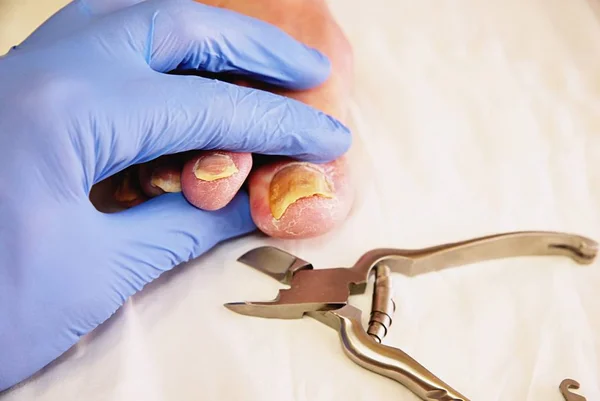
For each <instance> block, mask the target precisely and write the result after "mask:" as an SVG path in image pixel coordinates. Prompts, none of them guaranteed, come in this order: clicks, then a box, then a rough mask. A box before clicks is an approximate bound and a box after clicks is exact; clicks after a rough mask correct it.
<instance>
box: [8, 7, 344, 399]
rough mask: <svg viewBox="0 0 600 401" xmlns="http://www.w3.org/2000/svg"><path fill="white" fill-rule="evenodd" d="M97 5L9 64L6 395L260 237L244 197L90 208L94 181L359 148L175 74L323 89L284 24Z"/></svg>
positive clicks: (336, 130)
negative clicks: (214, 206)
mask: <svg viewBox="0 0 600 401" xmlns="http://www.w3.org/2000/svg"><path fill="white" fill-rule="evenodd" d="M120 1H121V2H126V1H127V0H120ZM118 2H119V1H117V2H116V3H115V4H117V3H118ZM94 3H97V2H94V1H89V2H86V3H84V2H83V1H75V2H73V3H71V4H69V5H68V6H67V7H66V8H65V9H63V10H61V12H60V13H58V14H57V15H56V16H55V18H54V19H53V20H51V21H49V22H48V23H47V24H44V26H42V27H41V28H40V30H39V31H38V32H36V33H35V34H34V35H32V37H31V38H30V40H28V41H25V43H23V45H22V46H18V47H17V48H16V49H15V50H13V51H11V52H10V53H9V54H8V55H6V56H4V57H3V58H1V59H0V187H1V188H3V192H2V193H1V194H0V391H1V390H4V389H6V388H9V387H10V386H12V385H14V384H15V383H18V382H21V381H22V380H24V379H26V378H28V377H29V376H31V375H32V374H34V373H35V372H36V371H38V370H39V369H41V368H42V367H44V366H45V365H47V364H48V363H49V362H51V361H52V360H54V359H55V358H57V357H58V356H59V355H61V354H62V353H63V352H65V351H66V350H68V349H69V348H70V347H71V346H72V345H74V344H75V343H76V342H77V341H78V339H79V338H80V337H81V336H82V335H85V334H86V333H88V332H90V331H91V330H93V329H94V328H95V327H97V326H98V325H99V324H101V323H103V322H104V321H105V320H106V319H108V318H109V317H110V316H111V315H112V314H113V313H114V312H115V311H116V310H117V309H118V308H119V307H120V306H121V305H122V304H123V303H124V301H125V300H126V299H127V298H128V297H130V296H131V295H133V294H135V293H136V292H137V291H139V290H140V289H142V288H143V287H144V286H145V285H146V284H147V283H149V282H150V281H152V280H153V279H155V278H157V277H158V276H159V275H160V274H161V273H163V272H165V271H167V270H169V269H172V268H173V267H174V266H177V265H179V264H181V263H183V262H186V261H189V260H190V259H193V258H195V257H197V256H199V255H201V254H203V253H205V252H206V251H207V250H209V249H211V248H212V247H213V246H215V245H216V244H218V243H220V242H221V241H224V240H228V239H231V238H234V237H237V236H239V235H243V234H246V233H248V232H251V231H253V230H254V229H255V227H254V224H253V223H252V219H251V217H250V212H249V205H248V199H247V196H246V194H244V193H240V194H238V196H237V197H236V198H235V199H234V200H233V201H232V202H231V203H230V204H229V205H228V206H226V207H225V208H224V209H221V210H219V211H217V212H204V211H201V210H198V209H196V208H194V207H192V206H191V205H190V204H189V203H188V202H187V201H186V200H185V199H184V198H183V196H182V195H181V194H180V193H179V194H166V195H163V196H160V197H158V198H154V199H152V200H150V201H148V202H146V203H144V204H142V205H140V206H137V207H134V208H132V209H129V210H126V211H124V212H120V213H114V214H103V213H100V212H98V211H97V210H96V209H95V208H94V207H93V205H92V204H91V203H90V201H89V193H90V189H91V187H92V186H93V185H94V184H96V183H98V182H99V181H101V180H103V179H105V178H107V177H110V176H112V175H113V174H115V173H117V172H119V171H122V170H123V169H125V168H127V167H128V166H131V165H133V164H137V163H143V162H146V161H150V160H153V159H155V158H157V157H159V156H161V155H165V154H173V153H177V152H183V151H188V150H195V149H221V150H229V151H235V152H253V153H261V154H268V155H282V156H289V157H294V158H297V159H300V160H307V161H311V162H326V161H330V160H334V159H336V158H337V157H339V156H340V155H342V154H343V153H345V152H346V151H347V149H348V148H349V146H350V135H349V132H348V130H347V129H346V128H345V127H343V126H342V125H341V124H340V123H339V122H337V121H336V120H335V119H333V118H331V117H330V116H327V115H325V114H323V113H321V112H319V111H317V110H315V109H312V108H310V107H308V106H306V105H304V104H302V103H300V102H297V101H294V100H291V99H289V98H284V97H280V96H277V95H273V94H271V93H267V92H261V91H257V90H253V89H250V88H244V87H238V86H234V85H230V84H226V83H223V82H219V81H215V80H209V79H204V78H200V77H195V76H182V75H169V74H166V73H167V72H170V71H172V70H175V69H182V70H183V69H185V70H197V71H208V72H212V73H221V72H234V73H236V74H238V75H246V76H248V77H250V78H252V79H255V80H262V81H265V82H267V83H270V84H274V85H278V86H281V87H284V88H287V89H298V90H302V89H307V88H310V87H314V86H316V85H319V84H320V83H322V82H323V81H324V80H325V79H326V78H327V76H328V73H329V64H328V62H327V60H326V59H325V58H324V57H323V56H322V55H321V54H320V53H318V52H316V51H314V50H312V49H310V48H307V47H305V46H304V45H302V44H300V43H298V42H296V41H295V40H293V39H292V38H291V37H289V36H288V35H286V34H284V33H283V32H282V31H280V30H278V29H276V28H275V27H273V26H271V25H268V24H266V23H263V22H261V21H258V20H255V19H251V18H248V17H244V16H242V15H239V14H236V13H233V12H230V11H227V10H223V9H218V8H212V7H207V6H203V5H200V4H198V3H195V2H193V1H191V0H172V1H165V0H150V1H146V2H141V3H139V4H134V5H130V6H128V7H126V8H123V9H121V10H115V8H112V9H111V8H110V7H106V8H104V9H102V10H101V11H100V12H99V11H98V10H95V11H94V9H93V8H90V5H93V4H94ZM69 20H72V21H73V25H71V26H72V30H69V29H68V28H67V27H68V26H69V25H68V23H67V22H68V21H69ZM57 21H61V23H56V22H57ZM53 27H54V28H53ZM40 32H44V35H40ZM53 32H55V36H53Z"/></svg>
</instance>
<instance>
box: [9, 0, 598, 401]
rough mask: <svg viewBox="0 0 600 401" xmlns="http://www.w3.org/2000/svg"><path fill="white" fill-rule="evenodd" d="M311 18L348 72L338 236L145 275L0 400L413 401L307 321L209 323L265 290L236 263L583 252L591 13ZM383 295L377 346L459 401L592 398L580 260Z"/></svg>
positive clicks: (594, 177)
mask: <svg viewBox="0 0 600 401" xmlns="http://www.w3.org/2000/svg"><path fill="white" fill-rule="evenodd" d="M330 4H331V6H332V8H333V12H334V15H335V16H336V17H337V18H338V19H339V21H340V23H341V24H342V26H343V27H344V29H345V31H346V32H347V33H348V35H349V37H350V40H351V42H352V44H353V46H354V52H355V60H356V64H357V72H356V90H355V92H354V95H353V97H352V99H350V100H351V103H350V105H351V114H352V120H353V123H352V128H353V132H354V135H355V138H354V142H353V148H352V151H351V156H352V158H351V161H352V163H351V165H352V166H354V177H355V182H356V185H357V188H358V191H357V194H358V196H357V203H356V205H355V207H354V209H353V211H352V213H351V216H350V217H349V219H348V221H347V222H346V223H345V224H344V225H343V226H342V227H340V228H339V229H338V230H336V231H335V232H332V233H331V234H329V235H326V236H324V237H321V238H318V239H312V240H302V241H279V240H273V239H265V238H262V237H260V236H253V237H249V238H243V239H239V240H236V241H233V242H228V243H226V244H223V245H221V246H219V247H217V248H216V249H215V250H214V251H213V252H211V253H210V254H207V255H205V256H203V257H201V258H199V259H198V260H196V261H194V262H191V263H189V264H188V265H187V266H185V268H183V269H178V270H176V271H172V272H169V273H167V274H165V275H163V276H162V277H161V278H160V279H159V280H157V281H155V282H153V283H152V284H151V285H150V286H148V287H146V288H145V289H144V291H142V292H141V293H139V294H137V295H136V296H135V297H133V298H132V299H131V300H129V301H128V303H127V304H126V306H125V307H124V308H123V309H121V310H120V311H119V312H118V313H117V314H116V315H115V316H114V317H113V319H111V320H110V321H108V322H107V323H106V324H105V325H103V326H102V327H101V328H100V329H99V330H97V331H95V332H93V333H92V334H90V335H89V336H86V337H85V338H84V340H83V342H81V343H80V344H79V345H78V346H77V347H76V348H74V349H73V350H71V351H70V352H69V353H68V354H67V355H65V357H64V358H61V360H60V361H58V362H57V363H55V364H53V366H52V367H51V368H49V369H46V370H45V371H44V372H43V373H41V374H39V375H36V377H35V378H34V379H32V380H31V381H29V382H28V383H26V384H24V385H23V386H20V387H19V388H18V389H15V390H13V391H11V392H9V393H8V394H6V395H5V396H4V398H3V399H2V401H22V400H30V399H35V400H41V401H55V400H61V401H63V400H79V399H86V400H91V401H95V400H107V399H108V400H133V399H143V400H148V401H169V400H174V399H176V400H178V401H192V400H194V401H195V400H198V399H202V400H211V401H212V400H214V401H221V400H227V401H263V400H279V401H332V400H342V399H343V400H347V401H372V400H378V401H398V400H402V401H404V400H405V401H416V400H417V398H416V397H415V396H413V395H412V394H411V393H409V392H408V391H406V390H405V389H403V388H402V387H401V386H399V385H398V384H397V383H395V382H393V381H391V380H389V379H386V378H382V377H380V376H377V375H375V374H373V373H371V372H369V371H366V370H364V369H362V368H360V367H358V366H357V365H355V364H354V363H352V362H351V361H350V360H349V359H348V358H347V357H346V356H345V355H344V353H343V351H342V348H341V346H340V343H339V340H338V337H337V335H336V333H335V332H334V331H333V330H331V329H330V328H329V327H326V326H324V325H322V324H321V323H319V322H316V321H314V320H312V319H309V318H306V319H302V320H290V321H279V320H263V319H256V318H251V317H246V316H240V315H237V314H235V313H233V312H230V311H228V310H227V309H225V308H224V307H223V306H222V304H223V303H225V302H231V301H243V300H270V299H272V298H273V297H275V295H276V291H277V289H278V288H281V286H280V285H278V283H277V282H275V281H273V280H272V279H270V278H269V277H266V276H265V275H261V274H259V273H258V272H255V271H254V270H252V269H250V268H248V267H246V266H244V265H241V264H239V263H237V262H236V261H235V259H236V258H237V257H239V256H240V255H242V254H243V253H244V252H245V251H247V250H248V249H251V248H253V247H256V246H261V245H266V244H270V245H275V246H279V247H282V248H284V249H285V250H287V251H290V252H293V253H296V254H297V255H299V256H300V257H302V258H303V259H305V260H309V261H311V262H313V263H314V264H315V265H316V266H317V267H332V266H349V265H351V264H352V263H354V262H355V261H356V259H357V258H358V257H359V256H360V255H361V254H362V253H363V252H365V251H367V250H369V249H372V248H375V247H385V246H390V247H399V248H417V247H424V246H430V245H436V244H440V243H444V242H454V241H457V240H462V239H467V238H472V237H475V236H479V235H487V234H492V233H497V232H503V231H514V230H532V229H534V230H559V231H567V232H575V233H578V234H583V235H586V236H589V237H591V238H593V239H596V240H600V228H599V227H600V224H599V223H600V219H599V214H598V209H599V206H600V186H599V184H598V183H599V179H600V137H599V136H598V132H600V123H599V119H598V116H599V115H600V114H599V111H600V110H599V107H600V103H599V100H600V86H599V84H598V77H599V76H600V75H599V71H600V21H599V20H598V17H597V15H598V14H597V10H598V3H597V2H595V1H593V0H590V1H584V0H574V1H568V2H566V1H548V0H533V1H528V2H522V1H518V0H490V1H486V2H481V1H475V0H457V1H454V2H440V1H434V0H423V1H419V2H415V1H409V0H381V1H377V2H367V1H358V0H330ZM394 286H395V292H394V293H395V300H396V305H397V311H396V313H395V317H394V323H393V324H392V327H391V330H390V332H389V334H388V335H387V337H386V339H385V343H386V344H388V345H393V346H397V347H401V348H402V349H403V350H405V351H406V352H408V353H410V354H411V355H412V356H413V357H415V358H416V359H418V360H419V361H421V362H422V363H423V364H424V365H425V366H426V367H427V368H429V369H430V370H431V371H433V372H435V373H436V374H438V375H439V376H440V377H441V378H442V379H443V380H445V381H446V382H448V383H450V384H452V385H453V386H454V387H456V388H457V389H458V390H459V391H461V392H462V393H464V394H465V395H467V396H468V397H470V399H472V400H474V401H475V400H485V401H505V400H515V401H517V400H518V401H564V399H563V397H562V395H561V394H560V392H559V390H558V386H559V384H560V382H561V381H562V380H563V379H565V378H573V379H576V380H577V381H579V382H580V384H581V386H582V387H581V391H580V393H581V394H583V395H585V397H586V398H587V399H588V400H589V401H593V400H598V399H600V383H599V382H600V296H598V293H597V290H598V288H600V265H599V264H598V263H594V264H592V265H589V266H581V265H577V264H575V263H574V262H572V261H571V260H569V259H563V258H559V257H532V258H519V259H506V260H500V261H494V262H488V263H482V264H477V265H472V266H466V267H460V268H455V269H450V270H445V271H443V272H439V273H432V274H429V275H426V276H420V277H416V278H410V279H409V278H406V277H403V276H395V277H394ZM369 290H370V288H369ZM369 297H370V292H368V293H367V294H366V295H365V296H361V297H356V298H354V299H353V302H354V303H355V304H356V305H358V306H361V307H362V308H363V309H365V310H366V309H368V307H369V302H370V300H369Z"/></svg>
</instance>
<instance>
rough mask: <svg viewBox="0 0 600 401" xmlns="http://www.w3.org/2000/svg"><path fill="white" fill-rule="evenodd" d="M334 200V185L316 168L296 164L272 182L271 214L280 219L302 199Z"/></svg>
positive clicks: (287, 168) (276, 176)
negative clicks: (293, 204)
mask: <svg viewBox="0 0 600 401" xmlns="http://www.w3.org/2000/svg"><path fill="white" fill-rule="evenodd" d="M311 196H321V197H323V198H329V199H331V198H333V197H334V194H333V189H332V185H331V184H330V183H329V181H328V180H327V177H325V175H324V174H323V173H322V172H321V171H320V170H319V169H318V168H316V167H313V166H310V165H306V164H294V165H291V166H288V167H285V168H283V169H282V170H280V171H278V172H277V174H275V176H274V177H273V179H272V180H271V186H270V188H269V205H270V207H271V214H272V215H273V217H275V218H276V219H280V218H281V216H283V214H284V213H285V211H286V210H287V209H288V207H289V206H290V205H291V204H292V203H294V202H296V201H297V200H299V199H301V198H308V197H311Z"/></svg>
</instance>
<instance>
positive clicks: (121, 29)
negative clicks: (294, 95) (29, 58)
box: [94, 0, 330, 90]
mask: <svg viewBox="0 0 600 401" xmlns="http://www.w3.org/2000/svg"><path fill="white" fill-rule="evenodd" d="M94 29H98V30H101V32H99V33H101V40H103V41H106V42H107V43H105V44H104V45H105V47H106V48H108V49H111V48H112V49H115V52H117V51H118V50H117V49H121V50H125V51H128V52H131V51H133V52H134V55H135V56H136V57H138V58H139V60H140V61H143V62H145V63H146V64H147V66H149V67H150V68H151V69H153V70H155V71H157V72H161V73H165V72H171V71H174V70H195V71H203V72H210V73H234V74H235V75H238V76H245V77H249V78H251V79H253V80H258V81H262V82H265V83H268V84H272V85H276V86H279V87H282V88H287V89H292V90H305V89H310V88H313V87H315V86H318V85H320V84H322V83H323V82H324V81H325V80H326V79H327V78H328V77H329V74H330V63H329V60H328V59H327V57H325V56H324V55H323V54H322V53H320V52H319V51H317V50H315V49H313V48H310V47H308V46H306V45H304V44H303V43H301V42H299V41H297V40H295V39H294V38H292V37H291V36H290V35H288V34H287V33H285V32H284V31H283V30H280V29H279V28H277V27H275V26H273V25H271V24H268V23H266V22H263V21H261V20H258V19H255V18H251V17H247V16H245V15H243V14H239V13H236V12H233V11H230V10H226V9H222V8H217V7H211V6H207V5H204V4H200V3H197V2H195V1H193V0H170V1H169V0H148V1H145V2H142V3H139V4H136V5H133V6H131V7H128V8H126V9H124V10H121V11H117V12H115V13H112V14H110V15H109V16H107V18H106V19H105V20H101V21H98V25H95V28H94Z"/></svg>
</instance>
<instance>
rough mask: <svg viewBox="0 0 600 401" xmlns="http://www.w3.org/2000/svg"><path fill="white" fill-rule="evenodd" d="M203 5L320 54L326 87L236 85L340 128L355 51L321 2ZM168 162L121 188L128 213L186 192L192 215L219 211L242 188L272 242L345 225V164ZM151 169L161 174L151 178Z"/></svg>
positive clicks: (214, 157)
mask: <svg viewBox="0 0 600 401" xmlns="http://www.w3.org/2000/svg"><path fill="white" fill-rule="evenodd" d="M200 2H201V3H203V4H207V5H211V6H217V7H223V8H227V9H230V10H233V11H236V12H240V13H242V14H245V15H248V16H251V17H254V18H258V19H261V20H263V21H266V22H269V23H271V24H273V25H275V26H277V27H279V28H281V29H283V30H284V31H285V32H287V33H288V34H289V35H291V36H293V37H294V38H295V39H297V40H299V41H301V42H303V43H305V44H307V45H309V46H312V47H314V48H317V49H318V50H320V51H321V52H323V53H324V54H325V55H327V57H328V58H329V60H330V62H331V67H332V68H331V76H330V78H329V79H328V80H327V81H326V82H325V83H324V84H323V85H321V86H319V87H317V88H314V89H311V90H307V91H302V92H290V91H282V90H279V89H277V88H267V87H265V86H263V85H261V84H260V83H248V82H244V81H240V80H235V79H234V80H233V81H232V82H233V83H235V84H238V85H245V86H254V87H257V88H260V89H264V90H269V91H271V92H274V93H277V94H281V95H284V96H288V97H291V98H294V99H296V100H299V101H301V102H304V103H306V104H308V105H310V106H313V107H315V108H317V109H319V110H321V111H323V112H325V113H327V114H329V115H332V116H333V117H335V118H337V119H339V120H340V121H342V122H345V119H346V104H345V99H347V98H348V97H349V95H350V92H351V90H352V78H353V58H352V49H351V46H350V44H349V43H348V41H347V40H346V37H345V36H344V34H343V32H342V31H341V29H340V27H339V26H338V25H337V23H336V22H335V20H334V18H333V17H332V15H331V14H330V12H329V10H328V8H327V5H326V4H325V2H324V1H323V0H260V1H252V2H248V1H247V0H203V1H200ZM170 157H171V158H173V157H175V158H176V159H175V160H174V161H173V160H170V159H168V160H165V158H163V159H162V160H159V161H157V162H156V163H154V164H152V163H149V166H144V165H142V166H139V168H138V171H137V172H136V173H134V174H132V176H131V177H136V176H137V177H138V180H139V185H138V186H137V188H136V186H135V183H133V182H131V181H130V182H129V186H127V187H122V188H125V189H126V190H123V189H122V190H121V192H120V194H121V196H122V197H121V201H122V204H123V205H125V206H127V207H131V206H134V205H136V204H139V203H141V202H143V201H144V200H146V199H148V198H149V197H152V196H157V195H160V194H162V193H164V192H179V191H183V194H184V196H185V197H186V199H188V201H189V202H190V203H192V204H194V205H195V206H196V207H198V208H201V209H205V210H216V209H219V208H222V207H224V206H225V205H226V204H227V203H228V202H229V201H230V200H231V199H232V198H233V197H234V196H235V193H236V192H237V191H238V190H239V189H240V188H241V187H242V185H244V183H247V188H248V192H249V195H250V203H251V212H252V217H253V219H254V222H255V224H256V225H257V227H258V228H259V229H260V230H261V231H262V232H264V233H265V234H267V235H269V236H272V237H278V238H297V239H299V238H309V237H315V236H318V235H322V234H324V233H326V232H328V231H330V230H331V229H333V228H334V227H335V226H336V225H337V224H339V223H340V222H342V221H343V220H344V219H345V218H346V217H347V215H348V213H349V212H350V208H351V206H352V202H353V192H352V187H351V183H350V179H349V177H348V167H347V165H346V159H345V157H342V158H340V159H338V160H335V161H333V162H330V163H327V164H310V163H299V162H295V161H293V160H283V161H281V160H280V161H270V162H269V161H267V163H265V164H263V165H261V166H258V167H257V166H253V159H252V156H251V155H250V154H243V153H231V152H221V151H219V152H214V151H204V152H196V153H191V154H188V155H185V156H181V155H176V156H170ZM267 160H269V159H267ZM155 166H158V168H159V169H162V171H159V170H153V167H155ZM253 167H255V168H254V169H252V168H253ZM152 171H154V172H155V173H154V174H152ZM180 171H181V174H180V175H178V173H179V172H180ZM123 194H124V195H127V196H123Z"/></svg>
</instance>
